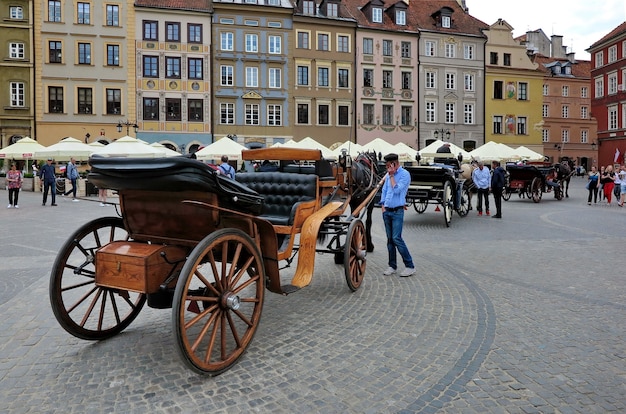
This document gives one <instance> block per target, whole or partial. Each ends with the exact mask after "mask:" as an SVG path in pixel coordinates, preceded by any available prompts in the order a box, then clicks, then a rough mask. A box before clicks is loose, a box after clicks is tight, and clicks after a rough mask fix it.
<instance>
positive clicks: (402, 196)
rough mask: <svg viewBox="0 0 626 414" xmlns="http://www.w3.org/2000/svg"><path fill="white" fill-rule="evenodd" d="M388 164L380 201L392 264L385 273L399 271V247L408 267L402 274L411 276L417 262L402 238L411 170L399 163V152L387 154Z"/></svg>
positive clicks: (386, 161) (390, 262)
mask: <svg viewBox="0 0 626 414" xmlns="http://www.w3.org/2000/svg"><path fill="white" fill-rule="evenodd" d="M385 166H386V168H387V175H385V178H384V184H383V189H382V194H381V197H380V204H381V207H382V212H383V222H384V223H385V232H386V233H387V251H388V253H389V267H388V268H387V270H385V271H384V272H383V274H384V275H385V276H390V275H393V274H394V273H396V270H397V269H398V261H397V254H396V250H397V252H399V253H400V256H401V257H402V261H403V262H404V266H405V267H406V269H404V270H403V271H402V273H400V276H402V277H408V276H411V275H413V274H414V273H415V265H414V264H413V258H412V257H411V254H410V253H409V249H408V247H407V246H406V243H405V242H404V240H403V239H402V226H403V225H404V209H405V206H406V193H407V191H408V189H409V184H410V183H411V174H409V172H408V171H407V170H405V169H404V168H402V167H401V166H400V162H399V161H398V155H397V154H387V155H386V156H385Z"/></svg>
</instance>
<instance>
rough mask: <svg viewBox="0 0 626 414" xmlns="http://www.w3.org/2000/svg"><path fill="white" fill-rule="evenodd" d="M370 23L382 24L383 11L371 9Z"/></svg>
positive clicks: (376, 8) (377, 8)
mask: <svg viewBox="0 0 626 414" xmlns="http://www.w3.org/2000/svg"><path fill="white" fill-rule="evenodd" d="M372 22H374V23H382V22H383V9H381V8H380V7H374V8H373V9H372Z"/></svg>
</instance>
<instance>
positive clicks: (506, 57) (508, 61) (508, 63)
mask: <svg viewBox="0 0 626 414" xmlns="http://www.w3.org/2000/svg"><path fill="white" fill-rule="evenodd" d="M504 66H511V54H510V53H505V54H504Z"/></svg>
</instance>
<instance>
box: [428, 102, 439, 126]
mask: <svg viewBox="0 0 626 414" xmlns="http://www.w3.org/2000/svg"><path fill="white" fill-rule="evenodd" d="M436 115H437V110H436V103H435V102H433V101H426V122H436V120H437V116H436Z"/></svg>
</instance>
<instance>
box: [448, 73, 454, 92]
mask: <svg viewBox="0 0 626 414" xmlns="http://www.w3.org/2000/svg"><path fill="white" fill-rule="evenodd" d="M446 89H456V73H450V72H446Z"/></svg>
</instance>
